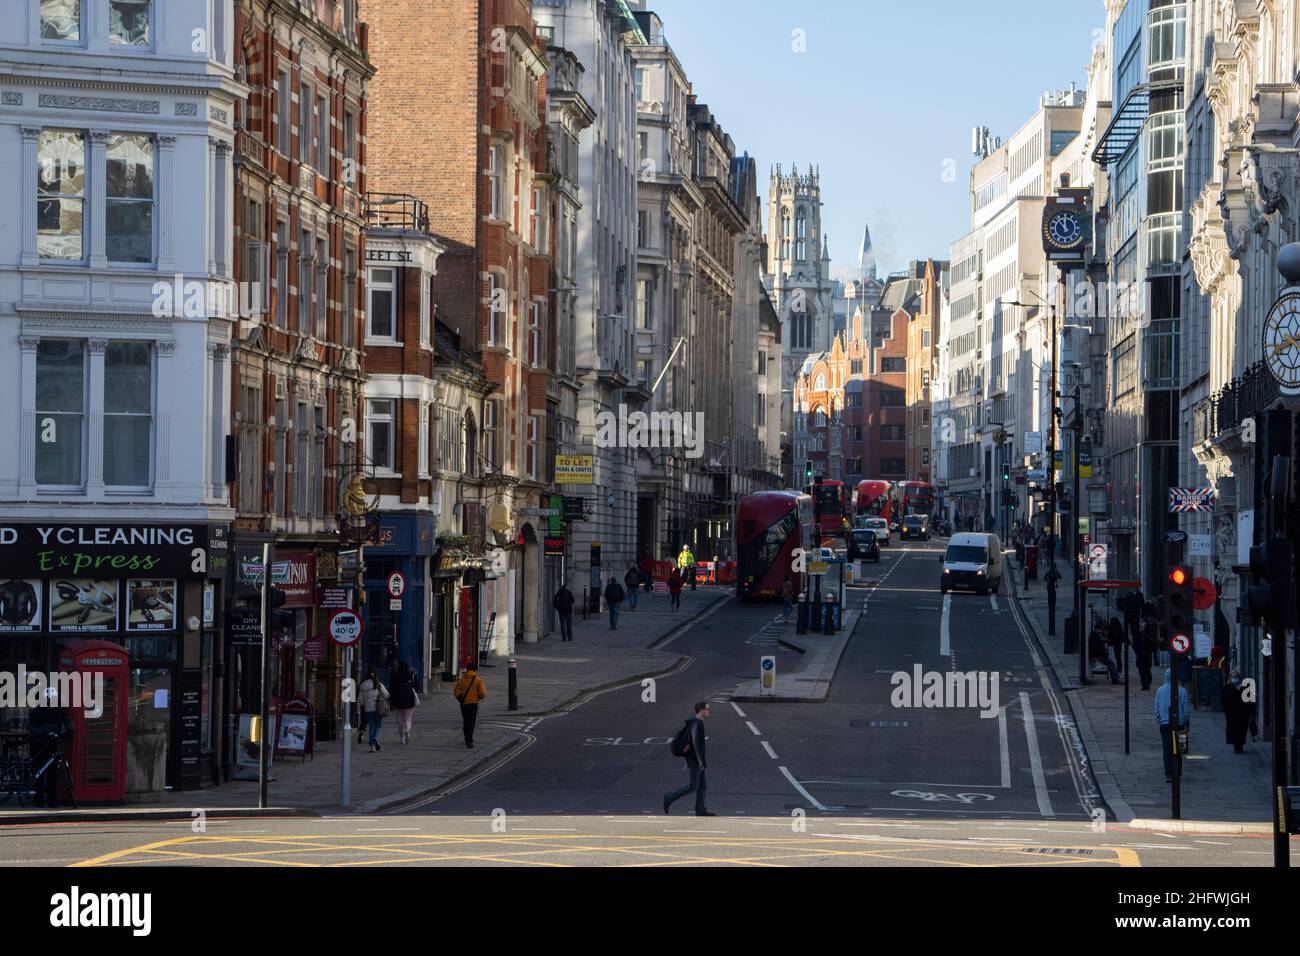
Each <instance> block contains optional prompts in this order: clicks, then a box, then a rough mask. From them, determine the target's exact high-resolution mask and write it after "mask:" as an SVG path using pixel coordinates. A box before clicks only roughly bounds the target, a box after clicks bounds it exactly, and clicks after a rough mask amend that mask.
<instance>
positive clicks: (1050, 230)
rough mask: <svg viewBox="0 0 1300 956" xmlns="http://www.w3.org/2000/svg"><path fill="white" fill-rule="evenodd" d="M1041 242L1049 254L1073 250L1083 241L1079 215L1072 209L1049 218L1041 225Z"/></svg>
mask: <svg viewBox="0 0 1300 956" xmlns="http://www.w3.org/2000/svg"><path fill="white" fill-rule="evenodd" d="M1043 240H1044V243H1045V245H1046V248H1047V249H1048V251H1049V252H1050V251H1059V252H1069V251H1073V250H1075V249H1076V248H1077V247H1078V246H1079V244H1080V243H1081V242H1082V241H1083V224H1082V223H1080V222H1079V214H1078V213H1077V212H1075V211H1074V210H1072V209H1063V210H1061V211H1060V212H1057V213H1054V214H1052V215H1051V216H1049V217H1048V219H1047V222H1046V223H1045V224H1044V225H1043Z"/></svg>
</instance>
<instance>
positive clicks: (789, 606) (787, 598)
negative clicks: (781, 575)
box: [781, 574, 794, 624]
mask: <svg viewBox="0 0 1300 956" xmlns="http://www.w3.org/2000/svg"><path fill="white" fill-rule="evenodd" d="M792 610H794V581H792V580H791V579H790V575H788V574H787V575H786V576H785V581H783V582H782V583H781V623H782V624H789V623H790V612H791V611H792Z"/></svg>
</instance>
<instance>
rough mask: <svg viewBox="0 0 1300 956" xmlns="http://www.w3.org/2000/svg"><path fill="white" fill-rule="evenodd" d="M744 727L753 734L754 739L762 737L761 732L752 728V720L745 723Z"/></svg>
mask: <svg viewBox="0 0 1300 956" xmlns="http://www.w3.org/2000/svg"><path fill="white" fill-rule="evenodd" d="M745 726H746V727H748V728H749V729H750V730H752V731H753V732H754V736H755V737H761V736H763V732H762V731H761V730H759V729H758V728H757V727H755V726H754V722H753V721H752V720H747V721H745Z"/></svg>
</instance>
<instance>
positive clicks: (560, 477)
mask: <svg viewBox="0 0 1300 956" xmlns="http://www.w3.org/2000/svg"><path fill="white" fill-rule="evenodd" d="M593 461H594V459H593V457H592V456H591V455H556V456H555V483H556V484H557V485H590V484H592V483H593V482H594V481H595V480H596V473H595V465H594V464H593Z"/></svg>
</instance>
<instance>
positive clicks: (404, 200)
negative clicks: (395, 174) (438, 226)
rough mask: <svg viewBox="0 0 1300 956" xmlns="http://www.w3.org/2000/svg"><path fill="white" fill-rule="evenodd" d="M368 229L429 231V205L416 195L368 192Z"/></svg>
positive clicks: (366, 210) (426, 232) (366, 203)
mask: <svg viewBox="0 0 1300 956" xmlns="http://www.w3.org/2000/svg"><path fill="white" fill-rule="evenodd" d="M365 218H366V228H367V229H393V230H399V231H402V232H418V233H420V234H421V235H425V236H427V235H430V233H429V207H428V206H427V205H425V204H424V203H423V202H421V201H420V200H419V199H416V198H415V197H414V196H406V195H401V194H397V193H366V198H365Z"/></svg>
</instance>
